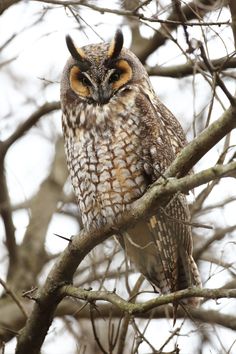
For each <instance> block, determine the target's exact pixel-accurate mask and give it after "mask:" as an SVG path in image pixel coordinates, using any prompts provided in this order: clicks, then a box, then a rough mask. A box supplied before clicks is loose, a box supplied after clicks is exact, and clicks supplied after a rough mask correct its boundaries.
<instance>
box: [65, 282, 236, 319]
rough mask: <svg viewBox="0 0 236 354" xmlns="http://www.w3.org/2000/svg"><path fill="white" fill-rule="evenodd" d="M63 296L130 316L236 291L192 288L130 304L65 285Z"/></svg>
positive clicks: (107, 294)
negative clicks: (107, 305)
mask: <svg viewBox="0 0 236 354" xmlns="http://www.w3.org/2000/svg"><path fill="white" fill-rule="evenodd" d="M61 292H62V293H63V294H64V296H72V297H74V298H78V299H80V300H84V301H88V302H94V301H98V300H103V301H107V302H110V303H111V304H113V305H115V306H117V307H118V308H119V309H120V310H121V311H124V312H126V313H128V314H130V315H135V314H140V313H145V312H147V311H150V310H152V309H154V308H156V307H158V306H161V305H166V304H169V303H173V302H175V301H179V300H183V299H186V298H190V297H201V298H202V297H203V298H205V299H221V298H236V289H222V288H220V289H201V288H199V289H198V288H192V289H184V290H179V291H176V292H174V293H171V294H166V295H161V296H158V297H156V298H155V299H151V300H148V301H146V302H142V303H135V304H134V303H131V302H128V301H126V300H124V299H123V298H121V297H120V296H119V295H117V294H115V293H114V292H109V291H91V290H85V289H79V288H76V287H73V286H71V285H66V286H64V287H63V288H62V289H61Z"/></svg>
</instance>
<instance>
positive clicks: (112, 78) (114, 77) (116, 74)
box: [109, 70, 121, 83]
mask: <svg viewBox="0 0 236 354" xmlns="http://www.w3.org/2000/svg"><path fill="white" fill-rule="evenodd" d="M120 75H121V73H120V71H118V70H117V71H115V72H114V73H113V74H112V75H111V76H110V77H109V82H110V83H112V82H116V81H118V80H119V79H120Z"/></svg>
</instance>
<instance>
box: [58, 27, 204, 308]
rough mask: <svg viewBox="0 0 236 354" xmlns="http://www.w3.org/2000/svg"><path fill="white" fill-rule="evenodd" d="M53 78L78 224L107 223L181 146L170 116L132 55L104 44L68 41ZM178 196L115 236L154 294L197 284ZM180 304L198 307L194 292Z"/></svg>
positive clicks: (119, 40) (118, 38)
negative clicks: (59, 72)
mask: <svg viewBox="0 0 236 354" xmlns="http://www.w3.org/2000/svg"><path fill="white" fill-rule="evenodd" d="M66 43H67V47H68V50H69V52H70V54H71V57H70V58H69V60H68V61H67V63H66V65H65V68H64V71H63V74H62V80H61V106H62V127H63V134H64V138H65V152H66V157H67V163H68V168H69V173H70V177H71V181H72V185H73V188H74V191H75V195H76V198H77V201H78V206H79V209H80V211H81V214H82V222H83V226H84V228H85V229H86V230H88V231H89V230H92V229H93V230H94V229H95V230H96V229H100V228H102V227H103V226H104V225H106V224H109V225H115V224H116V223H117V221H119V220H121V219H122V216H123V215H124V214H125V213H126V212H128V211H130V210H131V209H132V204H133V202H134V201H136V200H137V199H139V198H140V197H141V196H142V195H143V194H144V193H145V191H146V190H147V189H148V187H149V186H150V184H152V183H153V182H154V181H155V180H157V179H158V178H159V177H160V176H162V175H163V174H164V173H165V170H166V169H167V168H168V166H169V165H170V164H171V162H172V161H173V160H174V159H175V157H176V155H177V154H178V153H179V152H180V150H181V149H182V148H183V147H184V145H185V144H186V139H185V135H184V133H183V130H182V128H181V126H180V124H179V122H178V121H177V119H176V118H175V117H174V116H173V114H172V113H171V112H170V111H169V110H168V109H167V108H166V107H165V106H164V105H163V104H162V103H161V102H160V100H159V99H158V98H157V96H156V94H155V92H154V90H153V88H152V85H151V83H150V80H149V77H148V74H147V72H146V70H145V68H144V67H143V65H142V64H141V62H140V61H139V59H138V58H137V57H136V56H135V55H134V54H133V53H132V52H131V51H130V50H128V49H125V48H123V34H122V32H121V31H120V30H118V31H117V32H116V34H115V36H114V39H113V40H112V41H111V42H110V43H100V44H92V45H87V46H84V47H82V48H79V47H76V46H75V44H74V42H73V41H72V39H71V37H70V36H67V37H66ZM189 220H190V216H189V210H188V205H187V202H186V197H185V196H184V195H183V194H180V193H177V194H176V195H174V196H173V197H172V199H171V200H169V202H168V203H167V205H165V206H161V205H157V206H156V208H155V211H153V214H152V215H151V216H150V217H148V218H146V219H145V220H140V221H139V222H137V224H136V225H135V226H133V225H132V226H128V228H127V230H126V231H125V232H122V233H121V234H120V235H119V236H118V238H119V240H120V243H121V244H122V245H123V247H124V249H125V252H126V253H127V255H128V257H129V259H130V260H131V261H132V262H133V263H134V265H135V266H136V268H137V269H138V271H140V272H141V273H142V274H143V275H144V276H145V277H146V279H147V280H148V281H149V282H150V283H151V284H152V285H153V287H154V288H155V290H156V291H158V292H159V293H161V294H166V293H169V292H173V291H177V290H180V289H185V288H188V287H194V286H197V287H199V286H201V281H200V277H199V272H198V269H197V266H196V264H195V262H194V260H193V257H192V251H193V243H192V233H191V228H190V226H189ZM187 302H188V303H189V304H192V305H194V306H197V305H198V299H197V298H191V299H188V300H187Z"/></svg>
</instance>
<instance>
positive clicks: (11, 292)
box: [0, 278, 28, 320]
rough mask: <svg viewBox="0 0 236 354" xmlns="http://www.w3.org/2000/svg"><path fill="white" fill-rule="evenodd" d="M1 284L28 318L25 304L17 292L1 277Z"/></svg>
mask: <svg viewBox="0 0 236 354" xmlns="http://www.w3.org/2000/svg"><path fill="white" fill-rule="evenodd" d="M0 284H1V285H2V286H3V288H4V289H5V291H6V293H7V294H9V295H10V297H11V298H12V300H13V301H14V302H15V303H16V305H17V306H18V307H19V309H20V310H21V312H22V313H23V316H24V317H25V319H26V320H27V318H28V315H27V313H26V311H25V309H24V306H23V305H22V304H21V302H20V300H19V299H18V297H17V296H16V294H15V293H14V292H13V291H12V290H11V289H10V288H9V287H8V286H7V284H6V283H5V281H4V280H2V279H1V278H0Z"/></svg>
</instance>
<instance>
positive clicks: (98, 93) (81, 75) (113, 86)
mask: <svg viewBox="0 0 236 354" xmlns="http://www.w3.org/2000/svg"><path fill="white" fill-rule="evenodd" d="M123 41H124V39H123V34H122V32H121V31H120V30H117V32H116V34H115V37H114V38H113V40H112V41H111V43H100V44H93V45H87V46H85V47H82V48H78V47H76V46H75V44H74V42H73V41H72V39H71V37H70V36H67V37H66V43H67V47H68V50H69V52H70V54H71V58H69V60H68V61H67V63H66V66H65V68H64V71H63V75H62V83H61V93H62V99H63V97H64V96H66V97H67V100H68V99H69V100H76V99H77V98H78V99H79V100H80V101H81V100H84V101H86V102H87V103H89V104H94V105H103V104H106V103H108V102H109V100H110V99H111V98H112V97H114V95H117V94H120V93H121V92H122V91H124V90H125V89H129V87H130V85H131V84H132V85H133V84H134V83H140V82H141V80H142V79H143V78H144V77H145V78H147V73H146V71H145V69H144V68H143V66H142V64H141V62H140V61H139V59H138V58H137V57H136V56H135V55H134V54H133V53H132V52H131V51H130V50H128V49H126V48H123Z"/></svg>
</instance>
